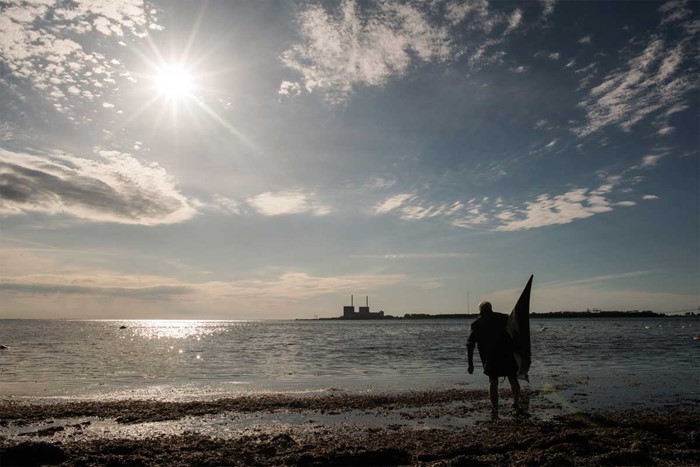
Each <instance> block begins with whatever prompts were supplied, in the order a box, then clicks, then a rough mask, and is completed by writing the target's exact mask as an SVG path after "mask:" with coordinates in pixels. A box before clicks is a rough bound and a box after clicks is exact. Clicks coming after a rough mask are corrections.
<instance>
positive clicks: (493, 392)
mask: <svg viewBox="0 0 700 467" xmlns="http://www.w3.org/2000/svg"><path fill="white" fill-rule="evenodd" d="M489 396H490V397H491V410H492V411H493V412H498V377H496V376H489Z"/></svg>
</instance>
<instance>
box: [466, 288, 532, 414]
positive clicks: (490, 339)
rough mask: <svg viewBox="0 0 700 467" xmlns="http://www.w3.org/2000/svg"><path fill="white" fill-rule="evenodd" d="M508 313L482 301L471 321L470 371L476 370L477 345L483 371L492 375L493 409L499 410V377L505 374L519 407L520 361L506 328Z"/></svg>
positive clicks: (516, 406)
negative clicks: (475, 351)
mask: <svg viewBox="0 0 700 467" xmlns="http://www.w3.org/2000/svg"><path fill="white" fill-rule="evenodd" d="M507 323H508V316H507V315H504V314H503V313H495V312H494V311H493V308H492V306H491V303H490V302H486V301H484V302H481V303H480V304H479V317H478V318H477V319H476V320H475V321H474V322H473V323H472V325H471V333H470V334H469V338H468V339H467V359H468V363H469V366H468V368H467V371H468V372H469V374H470V375H471V374H473V373H474V346H477V347H478V348H479V358H480V359H481V364H482V365H483V367H484V374H486V376H488V377H489V396H490V398H491V412H492V414H493V415H497V414H498V378H499V377H501V376H505V377H507V378H508V381H509V382H510V388H511V390H512V392H513V408H514V409H515V410H516V411H520V405H519V403H520V383H518V364H517V363H516V361H515V357H513V352H514V350H515V344H514V342H513V339H511V337H510V336H509V335H508V333H507V332H506V324H507Z"/></svg>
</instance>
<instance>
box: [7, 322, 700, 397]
mask: <svg viewBox="0 0 700 467" xmlns="http://www.w3.org/2000/svg"><path fill="white" fill-rule="evenodd" d="M121 326H126V329H120V327H121ZM468 326H469V322H468V321H464V320H425V321H378V322H367V321H365V322H340V321H170V320H167V321H103V320H100V321H50V320H0V344H2V345H5V346H8V347H9V348H7V349H5V350H0V397H1V398H8V397H12V398H21V399H28V400H37V401H38V400H46V399H59V400H63V399H82V398H144V397H149V398H151V397H152V398H160V399H190V398H209V397H220V396H227V395H233V394H237V393H242V392H251V391H254V392H258V391H272V392H301V393H314V392H317V391H325V390H328V389H329V388H335V389H343V390H351V391H363V390H403V389H430V388H436V389H445V388H450V387H462V388H467V389H469V388H474V389H482V388H483V387H484V385H485V383H486V378H485V377H484V376H483V375H481V374H480V368H479V363H478V356H477V357H476V358H477V374H475V375H472V376H470V375H467V373H466V349H465V341H466V337H467V333H468ZM531 328H532V352H533V364H532V368H531V372H530V379H531V382H532V387H533V389H543V388H544V389H546V388H549V387H561V386H562V385H564V386H568V387H570V388H571V389H570V390H569V392H557V393H553V395H552V397H553V398H560V399H561V403H562V404H564V405H566V404H571V403H573V404H577V405H584V406H585V405H586V404H588V405H593V406H605V405H616V406H619V405H620V404H627V405H635V404H637V405H639V404H642V405H645V406H646V405H655V404H660V403H664V402H667V401H669V400H673V401H678V400H689V401H697V395H698V390H699V389H700V382H699V378H698V376H699V372H698V370H699V369H700V365H699V364H700V359H699V356H700V353H699V351H700V341H694V340H693V339H692V336H694V335H697V334H700V320H696V319H690V318H667V319H638V318H637V319H632V318H628V319H595V318H587V319H533V320H532V323H531Z"/></svg>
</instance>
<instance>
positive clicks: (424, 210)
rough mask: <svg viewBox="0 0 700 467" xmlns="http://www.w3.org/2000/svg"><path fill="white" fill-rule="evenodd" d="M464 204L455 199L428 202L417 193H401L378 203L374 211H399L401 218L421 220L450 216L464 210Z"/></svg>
mask: <svg viewBox="0 0 700 467" xmlns="http://www.w3.org/2000/svg"><path fill="white" fill-rule="evenodd" d="M463 208H464V205H463V204H462V203H461V202H459V201H455V202H452V203H438V204H431V203H427V202H425V201H424V200H422V199H421V198H419V197H418V196H416V195H415V194H411V193H401V194H398V195H394V196H390V197H389V198H387V199H386V200H384V201H383V202H380V203H377V204H376V205H375V206H374V208H373V209H372V212H373V213H374V214H387V213H390V212H392V211H398V212H399V216H400V217H401V219H404V220H420V219H431V218H434V217H438V218H440V217H449V216H451V215H453V214H455V213H456V212H458V211H460V210H462V209H463Z"/></svg>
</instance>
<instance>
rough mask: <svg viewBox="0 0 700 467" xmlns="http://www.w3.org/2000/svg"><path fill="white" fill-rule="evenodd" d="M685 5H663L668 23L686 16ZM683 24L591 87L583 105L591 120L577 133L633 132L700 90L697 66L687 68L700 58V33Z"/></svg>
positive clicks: (588, 78)
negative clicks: (652, 116) (699, 44)
mask: <svg viewBox="0 0 700 467" xmlns="http://www.w3.org/2000/svg"><path fill="white" fill-rule="evenodd" d="M684 4H685V2H669V3H667V4H665V5H664V6H662V7H661V11H662V13H663V14H664V19H662V23H664V22H667V21H666V19H667V18H671V17H674V18H675V16H678V18H677V19H674V21H677V20H680V19H683V18H685V16H684V15H677V13H678V12H679V11H683V10H684V6H683V5H684ZM683 26H684V25H683V24H681V25H680V27H679V29H680V31H676V33H677V37H678V38H677V37H676V36H674V35H671V34H664V31H659V32H658V33H657V34H654V35H652V36H651V37H650V39H649V40H648V42H647V43H646V46H645V47H644V50H642V51H641V52H640V53H638V54H637V55H635V56H632V57H631V58H630V59H629V60H628V61H627V63H626V64H625V65H624V66H623V67H620V68H618V69H616V70H614V71H612V72H610V73H608V74H607V75H606V76H605V78H604V80H603V81H602V82H601V83H599V84H598V85H596V86H594V87H592V88H591V89H589V91H588V96H587V97H586V98H585V99H584V100H583V101H581V102H580V104H579V106H580V107H581V108H583V109H584V110H585V112H586V117H587V121H586V123H585V124H584V125H582V126H580V127H578V128H576V129H575V130H574V132H575V133H576V134H578V135H579V136H586V135H589V134H591V133H594V132H596V131H598V130H600V129H601V128H604V127H606V126H610V125H617V126H619V127H620V128H622V129H623V130H629V129H630V128H631V127H632V126H633V125H635V124H636V123H638V122H639V121H641V120H642V119H643V118H645V117H646V116H648V115H650V114H652V113H653V112H656V111H658V110H661V109H669V108H672V107H674V106H678V105H679V104H681V103H682V101H683V99H684V98H686V96H687V95H688V93H689V92H690V91H692V90H696V89H698V86H699V85H698V75H697V72H696V71H695V67H688V66H686V63H688V62H692V61H694V60H695V59H696V56H695V51H696V44H697V35H698V32H697V31H696V30H694V29H690V28H684V27H683ZM578 71H581V70H578ZM584 79H585V80H586V81H585V83H584V82H582V85H581V86H582V87H583V88H586V87H588V85H589V83H590V82H591V76H590V75H586V76H585V77H584Z"/></svg>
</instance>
